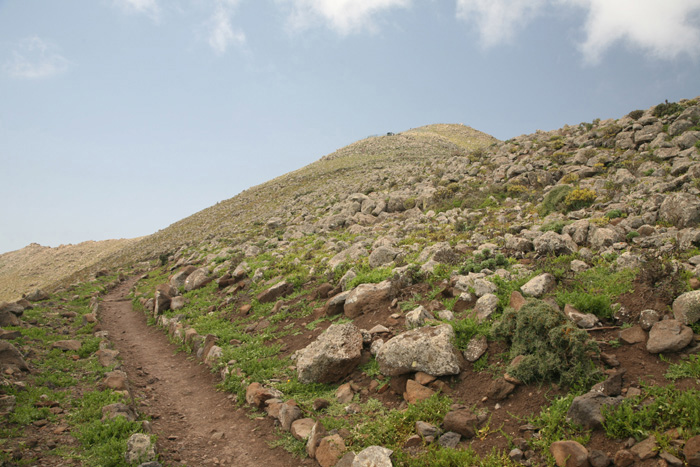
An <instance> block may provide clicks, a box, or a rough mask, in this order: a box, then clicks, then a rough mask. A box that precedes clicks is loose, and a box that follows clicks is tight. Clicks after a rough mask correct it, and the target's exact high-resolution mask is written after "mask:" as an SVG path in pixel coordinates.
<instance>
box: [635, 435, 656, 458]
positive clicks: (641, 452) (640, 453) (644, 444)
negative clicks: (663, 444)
mask: <svg viewBox="0 0 700 467" xmlns="http://www.w3.org/2000/svg"><path fill="white" fill-rule="evenodd" d="M657 448H658V445H657V444H656V437H654V436H650V437H648V438H647V439H645V440H644V441H640V442H639V443H637V444H635V445H634V446H632V447H631V448H630V452H631V453H632V454H634V455H635V456H637V457H638V458H639V459H640V460H643V461H645V460H647V459H651V458H652V457H656V455H657Z"/></svg>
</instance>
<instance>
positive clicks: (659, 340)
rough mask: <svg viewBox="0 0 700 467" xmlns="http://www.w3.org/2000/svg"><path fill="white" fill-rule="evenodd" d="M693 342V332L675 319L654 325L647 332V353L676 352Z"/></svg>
mask: <svg viewBox="0 0 700 467" xmlns="http://www.w3.org/2000/svg"><path fill="white" fill-rule="evenodd" d="M692 340H693V330H692V329H691V328H690V327H689V326H686V325H684V324H683V323H682V322H680V321H678V320H675V319H667V320H664V321H659V322H658V323H656V324H654V325H653V326H652V327H651V330H650V331H649V340H648V341H647V351H648V352H649V353H662V352H677V351H679V350H681V349H683V348H685V347H686V346H687V345H688V344H690V342H691V341H692Z"/></svg>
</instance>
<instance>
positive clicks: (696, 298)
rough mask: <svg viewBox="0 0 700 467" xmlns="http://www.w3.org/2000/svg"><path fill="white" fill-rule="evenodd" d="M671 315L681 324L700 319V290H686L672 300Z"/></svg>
mask: <svg viewBox="0 0 700 467" xmlns="http://www.w3.org/2000/svg"><path fill="white" fill-rule="evenodd" d="M673 317H674V318H676V319H677V320H678V321H680V322H681V323H683V324H693V323H697V322H698V321H700V290H693V291H691V292H686V293H684V294H682V295H681V296H679V297H678V298H676V299H675V300H674V301H673Z"/></svg>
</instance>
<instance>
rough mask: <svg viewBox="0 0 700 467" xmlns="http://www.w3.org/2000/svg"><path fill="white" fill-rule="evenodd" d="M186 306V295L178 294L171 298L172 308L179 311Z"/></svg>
mask: <svg viewBox="0 0 700 467" xmlns="http://www.w3.org/2000/svg"><path fill="white" fill-rule="evenodd" d="M183 308H185V297H183V296H182V295H178V296H177V297H173V298H172V299H171V300H170V309H171V310H174V311H177V310H182V309H183Z"/></svg>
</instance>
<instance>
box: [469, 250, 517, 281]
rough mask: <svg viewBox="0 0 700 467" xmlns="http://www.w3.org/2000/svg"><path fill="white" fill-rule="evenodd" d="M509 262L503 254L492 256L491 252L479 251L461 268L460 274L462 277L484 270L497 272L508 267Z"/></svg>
mask: <svg viewBox="0 0 700 467" xmlns="http://www.w3.org/2000/svg"><path fill="white" fill-rule="evenodd" d="M508 264H509V263H508V260H507V259H506V257H505V256H504V255H503V254H502V253H498V254H496V255H495V256H492V254H491V251H490V250H488V249H484V250H482V251H477V252H475V253H474V255H473V256H472V257H471V258H469V259H468V260H467V261H465V262H464V264H462V265H461V266H460V267H459V270H458V272H459V273H460V274H462V275H464V274H469V273H470V272H479V271H481V270H482V269H490V270H492V271H493V270H496V269H498V268H505V267H507V266H508Z"/></svg>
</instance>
